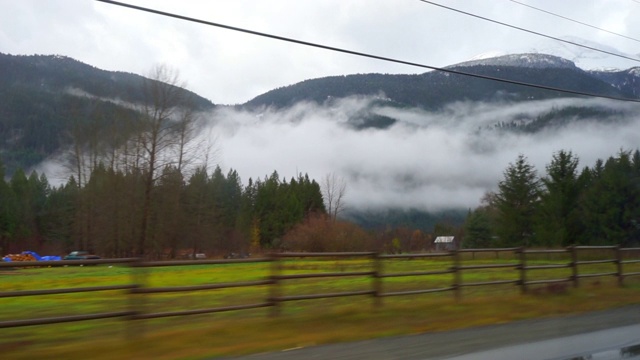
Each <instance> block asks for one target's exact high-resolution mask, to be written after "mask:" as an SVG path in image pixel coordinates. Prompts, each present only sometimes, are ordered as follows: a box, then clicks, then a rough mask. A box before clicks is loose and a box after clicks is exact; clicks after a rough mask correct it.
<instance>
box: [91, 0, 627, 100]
mask: <svg viewBox="0 0 640 360" xmlns="http://www.w3.org/2000/svg"><path fill="white" fill-rule="evenodd" d="M96 1H99V2H102V3H107V4H111V5H116V6H122V7H126V8H130V9H134V10H139V11H144V12H148V13H151V14H156V15H162V16H167V17H171V18H174V19H180V20H185V21H190V22H195V23H198V24H203V25H209V26H215V27H219V28H222V29H227V30H232V31H238V32H242V33H246V34H251V35H256V36H262V37H266V38H270V39H274V40H280V41H285V42H290V43H294V44H299V45H305V46H310V47H315V48H319V49H324V50H330V51H336V52H340V53H344V54H350V55H355V56H362V57H366V58H370V59H376V60H382V61H387V62H393V63H397V64H403V65H409V66H415V67H419V68H424V69H430V70H435V71H440V72H444V73H449V74H456V75H462V76H468V77H473V78H477V79H484V80H492V81H497V82H502V83H507V84H513V85H521V86H526V87H532V88H537V89H544V90H551V91H557V92H562V93H567V94H573V95H581V96H589V97H596V98H604V99H611V100H619V101H628V102H635V103H640V100H638V99H631V98H623V97H617V96H609V95H601V94H594V93H587V92H582V91H575V90H568V89H562V88H556V87H553V86H545V85H538V84H532V83H526V82H522V81H515V80H509V79H502V78H497V77H493V76H486V75H479V74H473V73H468V72H464V71H458V70H453V69H447V68H439V67H435V66H430V65H424V64H419V63H414V62H410V61H404V60H399V59H393V58H389V57H384V56H379V55H373V54H368V53H363V52H358V51H353V50H348V49H342V48H337V47H333V46H328V45H322V44H318V43H312V42H308V41H303V40H297V39H292V38H287V37H284V36H278V35H273V34H267V33H263V32H259V31H254V30H249V29H243V28H239V27H235V26H229V25H224V24H220V23H214V22H211V21H206V20H200V19H195V18H191V17H187V16H183V15H178V14H173V13H168V12H164V11H160V10H155V9H150V8H145V7H141V6H136V5H131V4H125V3H121V2H118V1H113V0H96Z"/></svg>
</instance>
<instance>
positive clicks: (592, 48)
mask: <svg viewBox="0 0 640 360" xmlns="http://www.w3.org/2000/svg"><path fill="white" fill-rule="evenodd" d="M419 1H422V2H423V3H426V4H430V5H433V6H438V7H441V8H443V9H447V10H451V11H455V12H457V13H460V14H464V15H468V16H472V17H474V18H478V19H481V20H485V21H489V22H492V23H494V24H498V25H502V26H506V27H510V28H512V29H516V30H520V31H524V32H527V33H529V34H534V35H538V36H542V37H546V38H547V39H552V40H556V41H560V42H563V43H567V44H571V45H575V46H579V47H582V48H585V49H589V50H593V51H597V52H601V53H604V54H608V55H613V56H617V57H620V58H623V59H628V60H632V61H637V62H640V59H637V58H633V57H630V56H625V55H621V54H618V53H614V52H611V51H606V50H602V49H598V48H594V47H592V46H587V45H583V44H579V43H577V42H573V41H569V40H564V39H560V38H557V37H555V36H551V35H546V34H542V33H539V32H537V31H533V30H528V29H525V28H522V27H519V26H515V25H511V24H507V23H503V22H501V21H497V20H493V19H489V18H486V17H484V16H480V15H476V14H472V13H469V12H466V11H462V10H459V9H454V8H452V7H449V6H445V5H442V4H438V3H434V2H433V1H428V0H419Z"/></svg>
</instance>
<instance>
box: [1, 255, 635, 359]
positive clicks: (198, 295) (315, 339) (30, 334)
mask: <svg viewBox="0 0 640 360" xmlns="http://www.w3.org/2000/svg"><path fill="white" fill-rule="evenodd" d="M511 262H513V259H474V260H473V261H468V262H467V263H465V264H474V263H511ZM548 262H549V259H540V260H537V261H531V262H530V264H535V263H540V264H545V263H548ZM514 264H515V263H514ZM448 266H450V262H449V261H445V260H442V261H440V260H411V261H407V260H398V261H386V262H385V264H384V271H385V272H401V271H418V270H420V271H429V270H444V269H446V268H447V267H448ZM369 268H370V264H369V263H368V262H367V261H366V260H335V261H334V260H324V261H313V260H304V261H303V260H290V261H286V262H284V265H283V272H284V273H285V274H286V273H291V274H294V273H314V272H331V271H363V270H366V269H369ZM611 269H612V265H608V264H604V265H602V264H597V265H593V266H589V267H585V268H584V269H581V272H584V273H586V272H591V273H596V272H606V271H611ZM630 271H640V270H639V269H637V268H629V269H625V272H630ZM569 272H570V269H555V270H544V273H538V272H532V273H531V276H530V280H531V279H535V278H566V277H568V276H569V275H570V274H569ZM268 275H269V264H268V263H252V264H225V265H215V266H203V265H198V266H189V267H187V266H184V267H161V268H152V269H129V268H127V267H119V266H113V267H108V266H95V267H60V268H31V269H22V270H13V271H5V272H3V273H2V274H0V277H1V278H2V281H1V282H0V291H13V290H33V289H48V288H69V287H79V286H97V285H115V284H128V283H131V282H133V281H135V282H142V283H144V284H145V286H148V287H149V286H154V287H155V286H180V285H198V284H207V283H221V282H235V281H249V280H259V279H264V278H266V277H267V276H268ZM517 276H518V273H517V271H516V270H506V269H488V270H478V271H473V272H471V271H470V272H465V273H464V274H463V281H467V282H478V281H493V280H509V279H517ZM371 281H372V280H371V279H370V278H368V277H355V278H351V277H348V278H330V279H306V280H289V281H286V282H284V285H283V287H282V293H283V294H282V295H293V294H295V295H299V294H312V293H329V292H341V291H352V290H368V289H370V288H371ZM451 282H452V275H451V274H445V275H437V276H429V277H402V278H388V279H385V280H384V291H401V290H415V289H424V288H439V287H446V286H450V285H451ZM531 290H532V291H531V292H530V294H528V295H520V292H519V288H518V287H516V286H514V285H496V286H483V287H472V288H464V289H463V290H462V299H461V301H455V299H454V296H453V294H452V293H451V292H443V293H433V294H424V295H413V296H403V297H391V298H384V299H383V306H381V307H375V306H374V305H373V300H372V298H371V297H368V296H358V297H347V298H332V299H320V300H309V301H296V302H288V303H285V304H283V305H282V312H281V315H280V316H278V317H270V316H269V311H270V309H269V308H264V309H254V310H244V311H234V312H225V313H218V314H209V315H197V316H183V317H173V318H163V319H156V320H138V321H126V320H124V319H112V320H92V321H84V322H76V323H66V324H56V325H41V326H29V327H23V328H8V329H0V354H1V355H0V356H1V357H2V358H3V359H33V358H40V359H86V358H91V359H133V358H135V359H204V358H212V357H217V356H232V355H242V354H250V353H257V352H264V351H274V350H280V349H287V348H294V347H300V346H311V345H318V344H325V343H331V342H342V341H354V340H362V339H369V338H375V337H383V336H392V335H403V334H416V333H423V332H430V331H444V330H452V329H459V328H464V327H471V326H479V325H488V324H496V323H505V322H510V321H515V320H522V319H528V318H534V317H547V316H557V315H566V314H574V313H580V312H587V311H593V310H600V309H606V308H612V307H618V306H623V305H627V304H637V303H638V302H640V278H637V277H636V278H628V279H626V280H625V287H623V288H619V287H617V286H616V279H615V278H613V277H603V278H589V279H581V286H580V287H579V288H577V289H574V288H571V287H559V288H558V287H550V286H545V285H540V286H536V287H532V289H531ZM267 296H268V288H267V286H257V287H250V288H238V289H223V290H210V291H198V292H191V293H174V294H154V295H144V297H139V298H134V299H135V303H134V304H133V305H134V306H136V307H137V309H142V310H143V311H146V312H150V311H153V312H156V311H176V310H187V309H198V308H203V307H204V308H210V307H217V306H228V305H240V304H248V303H258V302H264V301H265V299H266V297H267ZM131 306H132V299H131V297H130V296H129V295H127V294H126V292H123V291H111V292H97V293H80V294H64V295H47V296H31V297H16V298H2V299H0V321H6V320H18V319H27V318H38V317H52V316H63V315H74V314H86V313H94V312H108V311H119V310H126V309H130V308H131Z"/></svg>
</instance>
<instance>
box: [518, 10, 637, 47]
mask: <svg viewBox="0 0 640 360" xmlns="http://www.w3.org/2000/svg"><path fill="white" fill-rule="evenodd" d="M509 1H511V2H512V3H516V4H519V5H522V6H526V7H528V8H530V9H533V10H537V11H540V12H543V13H545V14H549V15H553V16H556V17H559V18H561V19H565V20H569V21H572V22H574V23H577V24H580V25H584V26H588V27H590V28H593V29H596V30H600V31H604V32H607V33H609V34H613V35H616V36H620V37H623V38H625V39H629V40H633V41H637V42H640V40H638V39H635V38H632V37H629V36H627V35H623V34H619V33H617V32H613V31H609V30H607V29H603V28H600V27H597V26H593V25H591V24H587V23H584V22H582V21H578V20H574V19H571V18H568V17H566V16H562V15H559V14H556V13H553V12H551V11H547V10H544V9H540V8H537V7H535V6H531V5H528V4H525V3H522V2H520V1H516V0H509ZM638 3H640V2H638Z"/></svg>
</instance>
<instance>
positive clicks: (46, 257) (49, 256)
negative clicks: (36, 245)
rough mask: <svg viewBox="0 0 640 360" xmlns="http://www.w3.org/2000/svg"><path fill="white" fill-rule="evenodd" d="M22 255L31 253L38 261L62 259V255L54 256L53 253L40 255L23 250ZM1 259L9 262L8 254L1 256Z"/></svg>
mask: <svg viewBox="0 0 640 360" xmlns="http://www.w3.org/2000/svg"><path fill="white" fill-rule="evenodd" d="M22 255H31V256H33V257H34V259H36V260H38V261H60V260H62V256H55V255H47V256H40V255H38V254H37V253H35V252H33V251H23V252H22ZM2 261H5V262H10V261H11V259H10V258H9V257H8V256H5V257H3V258H2Z"/></svg>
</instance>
